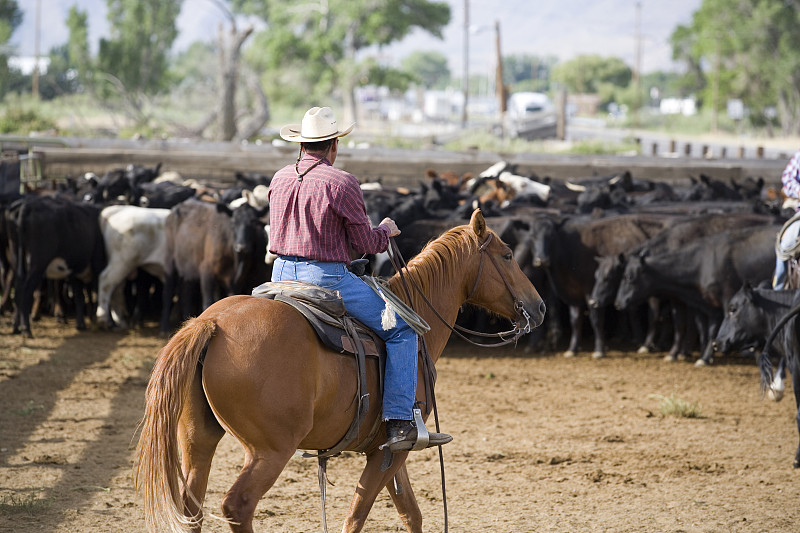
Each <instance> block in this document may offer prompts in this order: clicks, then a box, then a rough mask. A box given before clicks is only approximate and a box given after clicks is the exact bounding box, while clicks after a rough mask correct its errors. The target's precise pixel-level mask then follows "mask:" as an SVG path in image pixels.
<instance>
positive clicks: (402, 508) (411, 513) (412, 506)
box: [386, 462, 422, 532]
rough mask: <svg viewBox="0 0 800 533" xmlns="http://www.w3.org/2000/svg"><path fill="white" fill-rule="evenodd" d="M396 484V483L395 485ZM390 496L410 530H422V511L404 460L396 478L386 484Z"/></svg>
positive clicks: (396, 473)
mask: <svg viewBox="0 0 800 533" xmlns="http://www.w3.org/2000/svg"><path fill="white" fill-rule="evenodd" d="M395 484H396V485H395ZM386 490H388V491H389V496H391V497H392V501H393V502H394V506H395V508H397V512H398V513H400V519H401V520H402V521H403V524H405V526H406V529H407V530H408V531H410V532H413V531H422V513H421V512H420V510H419V504H418V503H417V498H416V497H414V490H413V489H412V488H411V480H409V479H408V470H407V469H406V463H405V462H403V466H401V467H400V468H399V469H398V470H397V472H395V474H394V480H392V481H390V482H389V484H388V485H386Z"/></svg>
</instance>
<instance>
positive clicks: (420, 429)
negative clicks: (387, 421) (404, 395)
mask: <svg viewBox="0 0 800 533" xmlns="http://www.w3.org/2000/svg"><path fill="white" fill-rule="evenodd" d="M414 424H415V425H416V426H417V440H416V442H415V443H414V446H412V447H411V450H412V451H417V450H424V449H425V448H427V447H428V443H429V442H430V440H431V435H430V433H428V428H426V427H425V421H423V420H422V411H421V410H420V409H414Z"/></svg>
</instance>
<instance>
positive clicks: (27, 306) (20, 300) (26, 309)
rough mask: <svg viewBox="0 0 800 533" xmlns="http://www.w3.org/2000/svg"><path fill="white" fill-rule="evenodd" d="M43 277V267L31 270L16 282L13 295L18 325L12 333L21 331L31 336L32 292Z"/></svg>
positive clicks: (39, 284) (38, 285)
mask: <svg viewBox="0 0 800 533" xmlns="http://www.w3.org/2000/svg"><path fill="white" fill-rule="evenodd" d="M43 279H44V269H43V268H40V269H36V270H31V271H30V272H28V274H27V275H26V276H25V277H24V278H23V279H19V280H18V282H17V290H16V292H15V297H16V298H17V312H18V315H19V316H18V318H19V321H18V324H17V325H18V327H17V328H16V329H15V330H14V333H21V334H22V335H23V336H25V337H28V338H33V335H32V334H31V323H30V316H31V308H32V307H33V293H34V291H35V290H36V289H37V288H39V287H40V286H41V284H42V280H43Z"/></svg>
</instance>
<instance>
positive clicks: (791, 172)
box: [781, 152, 800, 198]
mask: <svg viewBox="0 0 800 533" xmlns="http://www.w3.org/2000/svg"><path fill="white" fill-rule="evenodd" d="M781 183H783V194H785V195H786V196H788V197H789V198H800V152H797V153H796V154H794V157H792V159H791V160H790V161H789V164H788V165H786V169H785V170H784V171H783V175H782V176H781Z"/></svg>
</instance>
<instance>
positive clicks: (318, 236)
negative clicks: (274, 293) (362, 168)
mask: <svg viewBox="0 0 800 533" xmlns="http://www.w3.org/2000/svg"><path fill="white" fill-rule="evenodd" d="M316 160H317V158H315V157H313V156H310V155H308V154H306V155H304V156H303V158H302V159H301V161H300V164H299V166H298V168H299V169H300V172H301V173H302V172H303V171H304V170H305V169H307V168H308V167H310V166H311V165H312V164H313V163H314V162H315V161H316ZM269 224H270V231H269V239H270V247H269V251H270V252H272V253H274V254H277V255H296V256H301V257H306V258H308V259H316V260H319V261H336V262H344V263H349V262H350V259H351V257H350V247H352V249H353V250H355V251H356V252H358V253H359V254H365V253H369V254H376V253H380V252H383V251H386V248H387V247H388V246H389V229H388V228H387V227H386V226H378V227H377V228H373V227H372V224H371V223H370V221H369V218H368V217H367V210H366V207H365V205H364V195H363V193H362V192H361V187H360V185H359V183H358V180H357V179H356V177H355V176H353V175H352V174H349V173H347V172H345V171H343V170H340V169H337V168H334V167H333V166H332V165H331V164H330V162H328V160H327V159H323V161H322V162H321V163H320V164H319V165H317V166H316V167H315V168H313V169H312V170H311V171H310V172H309V173H308V174H306V175H305V176H303V179H302V181H301V180H298V179H297V174H296V173H295V166H294V165H287V166H286V167H284V168H282V169H280V170H279V171H278V172H276V173H275V175H274V176H273V177H272V181H271V182H270V186H269Z"/></svg>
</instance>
